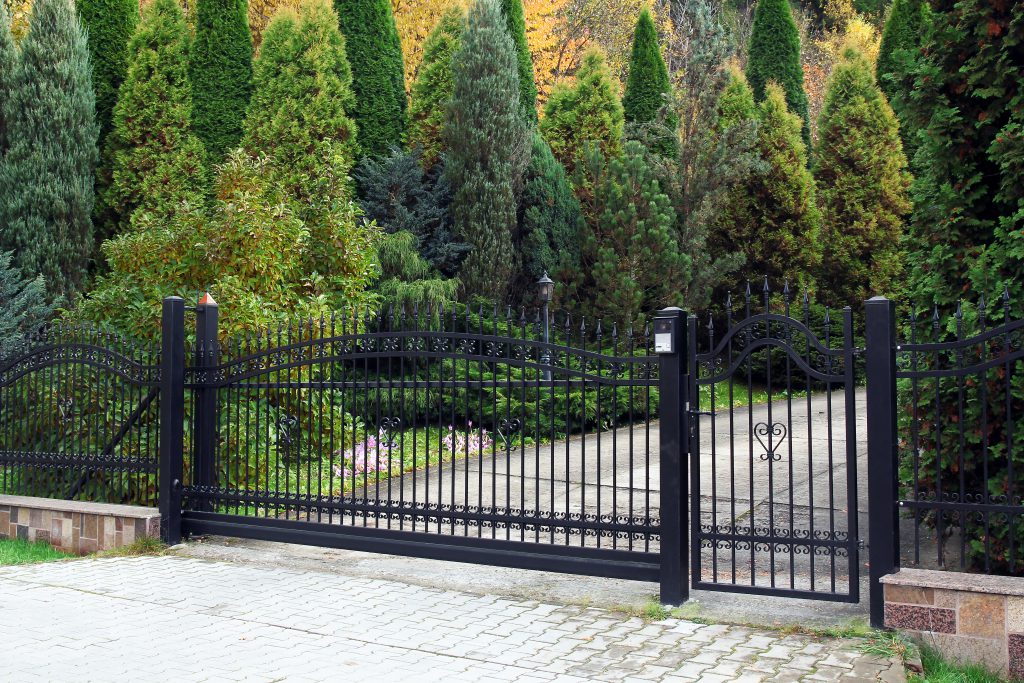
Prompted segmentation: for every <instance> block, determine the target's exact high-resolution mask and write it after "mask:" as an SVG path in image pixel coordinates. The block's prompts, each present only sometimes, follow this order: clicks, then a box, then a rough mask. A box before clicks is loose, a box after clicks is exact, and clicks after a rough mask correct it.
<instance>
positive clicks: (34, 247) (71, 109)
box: [0, 0, 99, 298]
mask: <svg viewBox="0 0 1024 683" xmlns="http://www.w3.org/2000/svg"><path fill="white" fill-rule="evenodd" d="M30 26H31V28H30V30H29V33H28V35H27V36H26V37H25V39H24V40H23V41H22V42H21V49H20V52H21V56H20V59H19V60H18V64H17V66H16V67H15V69H14V71H13V73H12V75H11V94H10V97H9V98H8V101H7V102H6V103H5V104H6V106H5V111H6V112H7V115H8V118H7V139H8V141H9V144H10V147H9V148H8V150H7V155H6V157H5V158H4V163H3V164H2V166H0V226H3V227H2V232H0V250H2V251H13V252H14V253H15V263H16V265H17V267H18V268H19V269H20V270H21V272H22V273H23V274H24V275H25V276H27V277H35V276H36V275H39V274H42V276H43V278H44V280H45V281H46V284H47V287H48V289H49V294H50V296H51V297H54V298H57V297H62V296H68V295H72V294H74V293H75V292H77V291H80V290H81V288H82V286H83V284H84V280H85V276H86V272H87V269H88V264H89V255H90V253H91V251H92V244H93V234H92V219H91V214H92V207H93V181H94V177H95V173H96V161H97V156H98V154H97V151H96V138H97V136H98V135H99V127H98V126H97V125H96V100H95V97H94V95H93V91H92V71H91V68H90V66H89V46H88V43H87V42H86V36H85V31H84V30H83V29H82V26H81V24H80V23H79V20H78V16H77V14H76V12H75V8H74V5H73V4H72V2H71V1H70V0H37V2H36V3H35V7H34V8H33V12H32V19H31V25H30Z"/></svg>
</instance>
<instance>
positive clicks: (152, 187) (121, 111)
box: [100, 0, 207, 237]
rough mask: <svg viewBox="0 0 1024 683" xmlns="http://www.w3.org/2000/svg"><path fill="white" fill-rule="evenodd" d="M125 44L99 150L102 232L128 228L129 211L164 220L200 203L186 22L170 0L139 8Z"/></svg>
mask: <svg viewBox="0 0 1024 683" xmlns="http://www.w3.org/2000/svg"><path fill="white" fill-rule="evenodd" d="M129 50H130V53H131V55H132V59H131V63H130V64H129V66H128V72H127V76H126V78H125V80H124V83H122V84H121V89H120V99H119V100H118V102H117V106H116V107H115V108H114V120H113V123H114V128H113V130H112V131H111V134H110V135H109V136H108V137H107V145H106V150H105V153H104V156H105V158H106V159H107V160H108V164H109V168H110V184H109V186H108V187H106V188H105V189H104V191H103V194H102V196H101V199H100V203H101V204H102V206H103V207H104V210H103V213H104V215H105V216H106V217H107V221H108V223H107V224H106V225H104V226H103V233H104V236H106V237H111V236H114V235H116V234H119V233H121V232H124V231H125V230H128V229H129V227H130V226H131V224H132V221H133V217H134V216H135V214H136V212H141V213H143V214H149V215H150V216H151V217H152V218H155V219H170V218H172V217H173V216H174V214H175V213H176V212H177V211H178V210H179V209H181V207H182V205H183V204H186V205H198V204H201V203H202V202H203V197H204V194H205V192H206V186H207V173H206V168H205V152H204V149H203V144H202V142H200V141H199V138H198V137H197V136H196V135H195V134H194V133H193V132H192V124H191V121H192V88H191V85H190V82H189V77H188V50H189V29H188V26H187V25H186V23H185V15H184V13H183V12H182V11H181V7H180V6H179V5H178V2H177V0H154V1H153V2H152V4H150V5H148V6H147V7H146V9H145V10H144V13H143V18H142V23H141V24H140V25H139V28H138V31H136V33H135V35H134V36H133V37H132V40H131V43H130V47H129Z"/></svg>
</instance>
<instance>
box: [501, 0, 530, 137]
mask: <svg viewBox="0 0 1024 683" xmlns="http://www.w3.org/2000/svg"><path fill="white" fill-rule="evenodd" d="M501 12H502V14H503V15H504V16H505V22H506V26H507V28H508V34H509V36H511V37H512V42H513V43H515V46H516V57H517V58H518V59H519V106H520V107H522V110H523V116H525V117H526V120H527V121H528V122H530V123H537V83H536V81H535V80H534V77H533V56H532V55H531V54H530V46H529V44H527V42H526V17H525V15H524V13H523V0H501Z"/></svg>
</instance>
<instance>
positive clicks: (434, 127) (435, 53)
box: [409, 7, 465, 170]
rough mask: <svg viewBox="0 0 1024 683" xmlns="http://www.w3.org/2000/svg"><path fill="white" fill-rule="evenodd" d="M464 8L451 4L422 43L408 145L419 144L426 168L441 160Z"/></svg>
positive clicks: (416, 145) (413, 92) (411, 105)
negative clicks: (453, 68) (453, 61)
mask: <svg viewBox="0 0 1024 683" xmlns="http://www.w3.org/2000/svg"><path fill="white" fill-rule="evenodd" d="M464 19H465V18H464V16H463V12H462V10H461V9H460V8H458V7H452V8H450V9H449V10H448V11H447V12H445V13H444V14H443V15H442V16H441V19H440V20H439V21H438V22H437V26H435V27H434V30H433V31H432V32H431V33H430V36H429V37H428V38H427V40H426V42H425V43H424V45H423V61H422V62H420V67H419V71H417V73H416V80H415V81H414V82H413V84H412V100H411V104H410V106H409V147H410V148H415V147H419V148H420V150H421V155H420V159H421V161H422V163H423V166H424V168H426V169H428V170H429V169H431V168H433V166H434V165H435V164H436V163H437V162H438V161H439V160H440V158H441V152H442V146H441V139H442V134H441V128H442V126H443V125H444V118H445V115H446V110H447V107H448V103H449V101H450V100H451V98H452V87H453V84H452V57H453V56H454V55H455V53H456V51H458V49H459V45H460V43H461V41H462V24H463V21H464Z"/></svg>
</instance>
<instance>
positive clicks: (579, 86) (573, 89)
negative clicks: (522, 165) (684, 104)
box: [540, 50, 625, 177]
mask: <svg viewBox="0 0 1024 683" xmlns="http://www.w3.org/2000/svg"><path fill="white" fill-rule="evenodd" d="M624 125H625V117H624V115H623V113H622V101H621V100H620V99H619V86H618V83H617V82H616V81H615V78H614V77H613V76H612V72H611V70H610V69H609V68H608V62H607V61H606V60H605V57H604V54H603V53H601V52H599V51H597V50H592V51H590V52H588V53H587V54H585V55H584V56H583V63H582V64H580V68H579V70H577V71H576V82H575V83H574V84H573V85H566V84H559V85H557V86H555V90H554V91H553V92H552V93H551V97H550V98H548V101H547V104H545V105H544V119H543V120H542V121H541V122H540V130H541V133H543V135H544V139H545V140H547V141H548V144H549V145H551V151H552V152H554V154H555V158H556V159H558V160H559V161H561V162H562V165H564V166H565V168H566V171H568V173H569V175H570V177H572V176H573V174H574V173H575V168H576V164H577V163H578V162H579V161H580V160H581V159H582V158H583V154H584V148H585V147H586V146H587V145H588V144H592V143H593V144H597V145H598V146H599V147H600V148H601V152H602V154H603V155H604V156H605V157H612V156H617V155H618V154H619V152H620V151H621V148H622V133H623V128H624Z"/></svg>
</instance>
